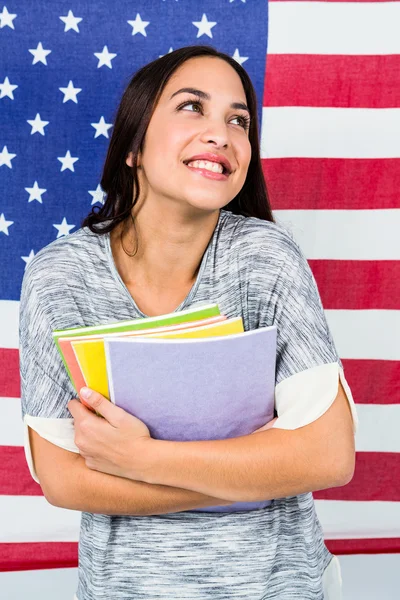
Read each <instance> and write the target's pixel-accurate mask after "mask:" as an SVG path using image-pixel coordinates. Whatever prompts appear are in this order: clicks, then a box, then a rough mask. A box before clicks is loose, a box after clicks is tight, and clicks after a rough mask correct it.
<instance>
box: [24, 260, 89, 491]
mask: <svg viewBox="0 0 400 600" xmlns="http://www.w3.org/2000/svg"><path fill="white" fill-rule="evenodd" d="M30 267H31V265H28V267H27V268H26V271H25V275H24V278H23V281H22V288H21V297H20V309H19V361H20V378H21V408H22V417H23V420H24V429H25V456H26V460H27V463H28V466H29V468H30V471H31V475H32V477H33V478H34V479H35V481H38V479H37V475H36V472H35V470H34V466H33V463H32V455H31V451H30V447H29V435H28V425H29V426H30V427H32V429H34V430H35V431H37V433H39V435H41V436H42V437H44V438H45V439H47V440H49V441H50V442H52V443H54V444H55V445H58V446H60V447H62V448H64V449H66V450H70V451H71V452H78V448H77V447H76V446H75V443H74V428H73V419H72V417H71V413H70V412H69V411H68V408H67V404H68V402H69V401H70V400H71V399H72V398H74V397H76V392H75V389H74V387H73V385H72V383H71V382H70V380H69V377H68V374H67V371H66V369H65V367H64V363H63V362H62V359H61V357H60V355H59V353H58V350H57V347H56V345H55V342H54V340H53V337H52V331H53V330H54V329H56V328H57V323H56V317H55V316H54V314H53V312H54V309H55V307H57V310H62V308H61V307H60V306H59V303H62V299H61V298H54V297H52V294H51V290H41V289H40V272H38V269H37V268H30ZM38 288H39V289H38ZM52 311H53V312H52Z"/></svg>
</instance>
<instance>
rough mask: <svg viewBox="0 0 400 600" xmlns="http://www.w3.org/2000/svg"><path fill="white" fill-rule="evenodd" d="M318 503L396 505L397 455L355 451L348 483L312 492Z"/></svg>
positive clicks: (399, 483)
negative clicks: (335, 501)
mask: <svg viewBox="0 0 400 600" xmlns="http://www.w3.org/2000/svg"><path fill="white" fill-rule="evenodd" d="M314 498H316V499H318V500H351V501H363V502H364V501H382V502H390V501H391V502H399V503H400V461H399V455H398V454H397V452H396V453H395V452H357V457H356V469H355V473H354V477H353V479H352V480H351V482H350V483H348V484H347V485H345V486H342V487H336V488H330V489H326V490H318V491H317V492H314Z"/></svg>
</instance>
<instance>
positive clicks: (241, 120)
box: [126, 57, 251, 211]
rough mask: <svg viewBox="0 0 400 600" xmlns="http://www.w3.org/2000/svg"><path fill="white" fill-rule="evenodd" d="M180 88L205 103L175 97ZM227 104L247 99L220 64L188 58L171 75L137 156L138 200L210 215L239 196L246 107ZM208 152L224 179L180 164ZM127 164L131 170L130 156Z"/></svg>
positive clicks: (245, 159)
mask: <svg viewBox="0 0 400 600" xmlns="http://www.w3.org/2000/svg"><path fill="white" fill-rule="evenodd" d="M181 88H194V89H196V90H200V91H201V92H203V93H204V94H207V95H208V96H209V98H201V99H200V103H199V99H198V97H197V96H196V94H194V93H189V92H180V93H177V94H176V92H178V91H179V90H180V89H181ZM174 94H176V95H174ZM172 96H173V97H172ZM184 103H185V105H184V106H182V105H183V104H184ZM232 103H242V104H244V105H245V104H246V95H245V92H244V89H243V86H242V82H241V80H240V77H239V75H238V74H237V73H236V71H235V70H234V69H233V68H232V67H231V66H230V65H228V63H226V62H225V61H224V60H221V59H216V58H212V57H211V58H210V57H196V58H192V59H190V60H188V61H186V62H185V63H184V64H183V65H182V66H181V67H180V68H179V69H178V70H177V71H176V72H175V73H174V75H173V76H172V77H171V78H170V80H169V81H168V83H167V85H166V86H165V88H164V90H163V93H162V95H161V97H160V100H159V102H158V104H157V106H156V108H155V111H154V113H153V115H152V118H151V120H150V123H149V127H148V129H147V132H146V136H145V140H144V145H143V152H142V154H140V155H139V157H138V164H139V165H140V166H141V169H139V170H138V176H139V182H140V186H141V190H143V192H141V194H143V196H141V197H143V198H144V199H145V201H146V202H148V201H151V202H153V201H156V202H163V203H164V202H165V201H169V202H170V201H173V202H176V203H179V204H180V205H183V206H186V207H187V206H188V205H189V206H190V207H193V208H196V209H201V210H205V211H215V210H216V209H219V208H222V207H223V206H226V205H227V204H228V203H229V202H230V201H231V200H232V199H233V198H234V197H235V196H236V195H237V194H238V193H239V191H240V190H241V188H242V187H243V184H244V182H245V179H246V175H247V170H248V166H249V163H250V157H251V146H250V142H249V136H248V123H246V120H248V119H249V117H250V115H249V112H248V111H247V110H246V109H245V108H237V107H236V108H232V106H231V104H232ZM207 152H210V153H214V154H218V155H222V156H223V157H225V158H227V159H228V161H229V163H230V165H231V173H230V174H229V176H228V177H224V178H223V179H212V178H210V177H207V176H206V175H205V174H204V173H202V172H201V170H199V169H198V170H196V169H191V168H190V167H188V166H186V165H185V163H184V161H186V162H187V161H188V159H190V158H192V157H193V156H195V155H198V154H203V153H207ZM126 162H127V164H128V165H131V156H130V155H129V156H128V157H127V159H126Z"/></svg>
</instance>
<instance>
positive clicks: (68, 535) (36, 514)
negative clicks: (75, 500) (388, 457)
mask: <svg viewBox="0 0 400 600" xmlns="http://www.w3.org/2000/svg"><path fill="white" fill-rule="evenodd" d="M315 505H316V510H317V514H318V518H319V520H320V522H321V525H322V528H323V530H324V536H325V538H326V539H352V538H353V539H355V538H379V537H386V538H392V537H400V502H350V501H349V502H345V501H334V500H316V501H315ZM80 515H81V513H80V512H79V511H74V510H66V509H63V508H57V507H55V506H52V505H51V504H49V503H48V502H47V500H46V499H45V498H44V497H43V496H0V543H3V542H5V543H14V542H76V541H78V539H79V524H80Z"/></svg>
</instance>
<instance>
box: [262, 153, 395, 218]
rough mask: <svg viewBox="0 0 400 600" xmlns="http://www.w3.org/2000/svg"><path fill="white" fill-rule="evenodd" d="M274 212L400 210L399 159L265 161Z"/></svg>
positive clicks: (269, 159) (264, 159)
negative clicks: (399, 192)
mask: <svg viewBox="0 0 400 600" xmlns="http://www.w3.org/2000/svg"><path fill="white" fill-rule="evenodd" d="M262 166H263V172H264V177H265V181H266V183H267V187H268V193H269V198H270V202H271V206H272V209H273V210H299V209H300V210H303V209H306V210H317V209H326V210H330V209H336V210H338V209H342V210H367V209H377V208H398V207H399V199H398V190H399V188H400V158H371V159H361V158H360V159H359V158H357V159H355V158H343V159H342V158H263V159H262Z"/></svg>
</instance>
